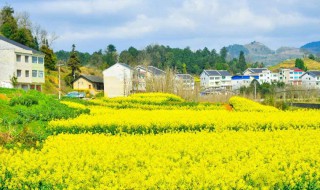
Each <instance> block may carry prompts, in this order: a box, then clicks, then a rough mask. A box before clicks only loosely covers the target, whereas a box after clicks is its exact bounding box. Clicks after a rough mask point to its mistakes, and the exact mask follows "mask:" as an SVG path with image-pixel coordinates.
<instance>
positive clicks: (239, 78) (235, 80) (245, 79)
mask: <svg viewBox="0 0 320 190" xmlns="http://www.w3.org/2000/svg"><path fill="white" fill-rule="evenodd" d="M258 78H259V77H257V76H255V77H253V76H249V75H235V76H232V77H231V84H232V90H239V89H240V88H241V87H243V86H244V87H248V86H250V84H251V82H252V81H253V80H254V79H258Z"/></svg>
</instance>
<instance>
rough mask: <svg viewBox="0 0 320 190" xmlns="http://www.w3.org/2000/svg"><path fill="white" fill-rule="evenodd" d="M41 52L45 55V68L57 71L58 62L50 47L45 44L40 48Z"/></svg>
mask: <svg viewBox="0 0 320 190" xmlns="http://www.w3.org/2000/svg"><path fill="white" fill-rule="evenodd" d="M40 51H41V52H42V53H44V54H45V57H44V66H45V68H47V69H49V70H55V69H56V62H57V57H56V55H55V54H54V53H53V50H52V49H50V47H49V46H47V45H45V44H43V45H42V46H41V48H40Z"/></svg>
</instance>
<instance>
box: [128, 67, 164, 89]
mask: <svg viewBox="0 0 320 190" xmlns="http://www.w3.org/2000/svg"><path fill="white" fill-rule="evenodd" d="M165 74H166V72H165V71H163V70H161V69H159V68H157V67H154V66H147V67H145V66H143V65H138V66H136V67H135V68H134V77H133V90H134V91H146V88H147V80H149V81H150V82H151V81H153V80H157V79H159V80H161V79H164V77H165Z"/></svg>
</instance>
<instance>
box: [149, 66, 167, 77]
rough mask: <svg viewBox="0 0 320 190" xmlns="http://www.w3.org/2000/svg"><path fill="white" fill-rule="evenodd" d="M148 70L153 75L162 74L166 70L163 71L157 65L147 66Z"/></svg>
mask: <svg viewBox="0 0 320 190" xmlns="http://www.w3.org/2000/svg"><path fill="white" fill-rule="evenodd" d="M148 71H149V72H151V73H152V74H154V75H164V74H166V72H164V71H163V70H161V69H158V68H157V67H154V66H148Z"/></svg>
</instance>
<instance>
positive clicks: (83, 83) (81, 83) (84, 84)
mask: <svg viewBox="0 0 320 190" xmlns="http://www.w3.org/2000/svg"><path fill="white" fill-rule="evenodd" d="M90 87H91V88H90ZM73 89H76V90H78V89H79V90H89V89H94V85H93V84H92V83H91V82H90V81H88V80H86V79H84V78H79V79H78V80H76V81H74V82H73Z"/></svg>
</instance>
